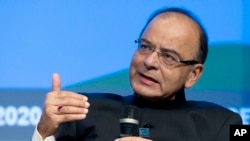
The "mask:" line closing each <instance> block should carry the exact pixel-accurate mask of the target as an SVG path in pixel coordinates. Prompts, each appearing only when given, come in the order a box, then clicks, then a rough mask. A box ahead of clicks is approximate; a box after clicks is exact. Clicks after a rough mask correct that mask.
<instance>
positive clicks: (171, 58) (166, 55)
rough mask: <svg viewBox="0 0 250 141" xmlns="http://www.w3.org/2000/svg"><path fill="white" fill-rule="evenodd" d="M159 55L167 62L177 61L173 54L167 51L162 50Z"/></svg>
mask: <svg viewBox="0 0 250 141" xmlns="http://www.w3.org/2000/svg"><path fill="white" fill-rule="evenodd" d="M161 56H162V57H163V59H164V60H165V61H167V62H177V60H178V59H177V57H176V56H175V55H173V54H171V53H168V52H162V53H161Z"/></svg>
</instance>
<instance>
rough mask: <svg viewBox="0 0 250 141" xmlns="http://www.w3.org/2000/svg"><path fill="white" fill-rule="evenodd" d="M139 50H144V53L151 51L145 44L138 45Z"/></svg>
mask: <svg viewBox="0 0 250 141" xmlns="http://www.w3.org/2000/svg"><path fill="white" fill-rule="evenodd" d="M138 48H139V49H140V50H144V51H151V50H152V47H151V46H150V45H147V44H145V43H140V44H139V47H138Z"/></svg>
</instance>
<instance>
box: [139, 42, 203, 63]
mask: <svg viewBox="0 0 250 141" xmlns="http://www.w3.org/2000/svg"><path fill="white" fill-rule="evenodd" d="M135 43H136V44H138V47H137V52H138V53H140V54H142V55H147V56H148V55H150V54H152V53H153V52H157V54H158V56H159V60H160V62H161V63H162V64H164V65H166V66H176V65H178V64H180V63H182V64H185V65H195V64H199V62H198V61H196V60H181V59H180V58H179V55H178V54H177V53H176V52H175V51H172V50H168V49H161V50H157V49H156V48H155V47H154V46H153V45H152V44H151V43H150V42H149V41H147V40H145V39H139V40H135Z"/></svg>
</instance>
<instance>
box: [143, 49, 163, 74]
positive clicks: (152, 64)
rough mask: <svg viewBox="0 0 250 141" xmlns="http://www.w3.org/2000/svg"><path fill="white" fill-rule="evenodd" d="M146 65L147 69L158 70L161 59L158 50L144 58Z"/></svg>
mask: <svg viewBox="0 0 250 141" xmlns="http://www.w3.org/2000/svg"><path fill="white" fill-rule="evenodd" d="M144 65H145V66H146V68H147V69H155V70H157V69H158V68H159V66H160V60H159V55H158V52H157V51H156V50H154V51H153V52H152V53H151V54H149V55H148V56H147V57H146V58H145V59H144Z"/></svg>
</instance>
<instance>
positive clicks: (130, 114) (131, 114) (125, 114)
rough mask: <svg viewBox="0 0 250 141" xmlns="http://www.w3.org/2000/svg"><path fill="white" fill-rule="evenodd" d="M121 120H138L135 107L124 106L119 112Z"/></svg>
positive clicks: (137, 112)
mask: <svg viewBox="0 0 250 141" xmlns="http://www.w3.org/2000/svg"><path fill="white" fill-rule="evenodd" d="M121 118H130V119H135V120H138V119H139V111H138V109H137V108H136V107H135V106H132V105H126V106H124V107H123V109H122V111H121Z"/></svg>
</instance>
